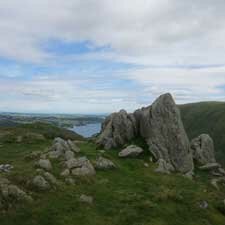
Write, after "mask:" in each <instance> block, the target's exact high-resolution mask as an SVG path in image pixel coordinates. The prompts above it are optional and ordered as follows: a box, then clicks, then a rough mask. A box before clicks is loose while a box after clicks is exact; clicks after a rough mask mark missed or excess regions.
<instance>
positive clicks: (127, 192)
mask: <svg viewBox="0 0 225 225" xmlns="http://www.w3.org/2000/svg"><path fill="white" fill-rule="evenodd" d="M49 145H50V141H46V142H42V143H39V144H37V143H36V144H26V143H18V144H15V143H4V144H3V146H2V147H0V164H1V163H5V162H10V163H12V164H13V165H15V169H14V170H13V172H12V174H11V175H10V178H11V180H13V181H14V182H15V183H16V184H18V185H19V186H20V187H21V186H22V187H26V180H27V179H28V178H30V177H32V175H33V173H34V168H33V164H34V162H33V161H31V162H27V161H25V160H24V157H25V156H26V155H27V154H28V153H29V152H31V151H33V150H44V149H45V148H46V147H47V146H49ZM80 147H81V151H82V152H81V155H86V156H88V158H89V159H91V160H94V159H95V158H96V156H97V155H98V154H99V153H98V151H96V150H95V148H96V146H95V145H94V144H92V143H88V142H86V143H83V144H80ZM104 155H105V156H106V157H108V158H109V159H111V160H113V161H114V162H115V163H116V165H117V167H118V168H117V169H116V170H112V171H98V172H97V175H96V178H94V179H85V180H77V184H76V185H75V186H67V185H65V184H63V183H62V184H61V185H60V186H59V187H58V188H57V190H52V191H50V192H47V193H36V194H34V195H33V197H34V198H35V200H36V201H35V202H34V203H32V204H31V205H29V206H28V205H19V206H18V208H17V209H15V210H11V211H10V212H6V213H4V214H3V213H2V214H1V213H0V221H1V222H0V223H1V225H15V224H16V225H89V224H90V225H196V224H198V225H224V221H225V216H224V215H223V214H222V213H221V212H219V211H218V209H217V204H218V202H219V201H221V199H224V198H225V193H224V192H219V191H215V190H213V189H212V188H211V186H210V185H209V181H208V180H207V179H206V176H205V175H203V176H201V177H200V178H199V179H198V180H197V181H191V180H188V179H187V178H184V177H182V176H180V175H160V174H157V173H154V172H153V169H154V167H155V165H154V164H150V167H148V168H146V167H144V166H143V163H144V162H145V161H148V157H149V155H148V153H147V151H146V153H145V154H144V155H143V156H142V157H140V158H138V159H119V158H118V157H117V151H109V152H106V153H104ZM59 171H61V168H60V166H59V164H54V170H53V173H54V174H55V176H58V173H59ZM80 194H87V195H91V196H93V197H94V203H93V205H91V206H89V205H86V204H84V203H83V204H82V203H80V202H79V200H78V199H79V196H80ZM201 200H206V201H207V202H208V203H209V208H208V209H205V210H204V209H200V208H199V206H198V202H199V201H201Z"/></svg>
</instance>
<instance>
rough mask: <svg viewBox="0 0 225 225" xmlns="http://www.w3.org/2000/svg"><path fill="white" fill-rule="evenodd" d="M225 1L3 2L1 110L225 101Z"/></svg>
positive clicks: (91, 109)
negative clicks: (162, 98)
mask: <svg viewBox="0 0 225 225" xmlns="http://www.w3.org/2000/svg"><path fill="white" fill-rule="evenodd" d="M224 11H225V1H224V0H215V1H212V0H189V1H186V0H132V1H131V0H70V1H65V0H20V1H18V0H7V1H4V0H0V30H1V35H0V111H4V112H35V113H41V112H43V113H85V114H94V113H110V112H114V111H118V110H120V109H122V108H123V109H126V110H127V111H129V112H131V111H133V110H134V109H137V108H140V107H142V106H146V105H150V104H151V103H152V102H153V101H154V100H155V99H156V98H157V97H158V96H159V95H161V94H163V93H166V92H170V93H171V94H172V95H173V96H174V98H175V100H176V102H177V103H179V104H183V103H188V102H198V101H224V100H225V23H224V21H225V13H224Z"/></svg>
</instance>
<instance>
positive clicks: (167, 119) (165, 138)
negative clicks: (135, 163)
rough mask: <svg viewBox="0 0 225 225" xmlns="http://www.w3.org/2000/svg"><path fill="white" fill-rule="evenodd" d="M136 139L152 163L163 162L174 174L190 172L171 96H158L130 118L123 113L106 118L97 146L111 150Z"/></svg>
mask: <svg viewBox="0 0 225 225" xmlns="http://www.w3.org/2000/svg"><path fill="white" fill-rule="evenodd" d="M135 136H141V137H142V138H144V139H145V140H146V142H147V144H148V146H149V150H150V152H151V153H152V155H153V156H154V158H155V160H157V161H158V160H159V159H163V160H164V161H165V162H166V163H167V164H169V165H170V167H171V168H173V170H174V171H178V172H182V173H186V172H188V171H191V170H192V169H193V159H192V154H191V151H190V145H189V140H188V137H187V134H186V132H185V129H184V127H183V123H182V121H181V116H180V113H179V110H178V108H177V106H176V104H175V102H174V100H173V98H172V96H171V95H170V94H164V95H161V96H160V97H159V98H158V99H156V101H155V102H154V103H153V104H152V105H151V106H149V107H146V108H142V109H139V110H136V111H135V112H134V113H133V114H127V113H126V112H125V111H124V110H122V111H120V112H119V113H113V114H112V115H110V116H109V117H107V119H106V120H105V122H104V123H103V126H102V131H101V134H100V136H99V138H98V139H97V143H98V144H100V145H102V146H104V147H105V148H106V149H110V148H114V147H118V146H123V145H124V144H125V143H127V142H128V141H129V140H131V139H133V138H134V137H135Z"/></svg>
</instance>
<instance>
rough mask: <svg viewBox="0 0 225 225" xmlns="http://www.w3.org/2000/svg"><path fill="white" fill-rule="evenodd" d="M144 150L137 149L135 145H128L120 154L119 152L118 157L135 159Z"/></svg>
mask: <svg viewBox="0 0 225 225" xmlns="http://www.w3.org/2000/svg"><path fill="white" fill-rule="evenodd" d="M143 151H144V150H143V149H142V148H141V147H138V146H136V145H129V146H128V147H126V148H125V149H123V150H122V151H121V152H119V157H122V158H124V157H136V156H138V155H140V154H141V153H142V152H143Z"/></svg>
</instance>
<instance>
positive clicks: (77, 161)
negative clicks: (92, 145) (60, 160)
mask: <svg viewBox="0 0 225 225" xmlns="http://www.w3.org/2000/svg"><path fill="white" fill-rule="evenodd" d="M86 161H88V159H87V157H85V156H83V157H79V158H73V159H70V160H67V161H66V162H65V165H66V167H67V168H68V169H73V168H77V167H81V166H82V165H83V164H84V163H85V162H86Z"/></svg>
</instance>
